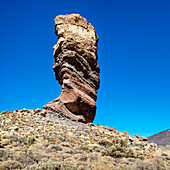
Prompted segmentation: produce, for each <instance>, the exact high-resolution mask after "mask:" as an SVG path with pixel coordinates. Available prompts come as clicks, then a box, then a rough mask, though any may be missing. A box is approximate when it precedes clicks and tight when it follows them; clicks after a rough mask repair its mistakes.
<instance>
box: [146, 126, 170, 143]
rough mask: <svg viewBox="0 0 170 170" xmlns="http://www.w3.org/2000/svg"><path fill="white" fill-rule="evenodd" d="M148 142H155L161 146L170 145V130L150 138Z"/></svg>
mask: <svg viewBox="0 0 170 170" xmlns="http://www.w3.org/2000/svg"><path fill="white" fill-rule="evenodd" d="M148 142H153V143H156V144H157V145H160V146H166V145H170V129H168V130H165V131H163V132H159V133H156V134H154V135H152V136H149V137H148Z"/></svg>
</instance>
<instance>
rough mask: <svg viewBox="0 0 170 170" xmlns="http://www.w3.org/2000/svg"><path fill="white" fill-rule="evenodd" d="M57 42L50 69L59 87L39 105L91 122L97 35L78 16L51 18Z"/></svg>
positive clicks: (93, 108) (94, 102)
mask: <svg viewBox="0 0 170 170" xmlns="http://www.w3.org/2000/svg"><path fill="white" fill-rule="evenodd" d="M54 21H55V33H56V35H57V36H58V42H57V44H56V45H54V47H53V48H54V58H55V62H54V66H53V70H54V73H55V77H56V79H57V80H58V81H59V83H60V84H61V85H62V92H61V94H60V96H59V97H58V98H57V99H55V100H53V101H52V102H49V103H47V104H46V105H44V106H43V108H44V109H50V110H53V111H54V112H57V113H59V114H63V115H65V116H66V117H69V118H71V119H73V120H76V121H80V122H85V123H89V122H93V120H94V117H95V114H96V99H97V95H96V93H97V90H98V88H99V82H100V78H99V72H100V69H99V65H98V64H97V60H98V57H97V43H98V36H97V34H96V31H95V29H94V28H93V26H92V25H91V24H90V23H88V22H87V20H86V19H85V18H83V17H81V16H80V15H79V14H70V15H59V16H57V17H56V18H55V19H54Z"/></svg>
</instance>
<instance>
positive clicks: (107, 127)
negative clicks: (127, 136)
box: [104, 126, 112, 131]
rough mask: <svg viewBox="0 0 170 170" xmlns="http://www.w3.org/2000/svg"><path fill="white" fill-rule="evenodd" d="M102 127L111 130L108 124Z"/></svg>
mask: <svg viewBox="0 0 170 170" xmlns="http://www.w3.org/2000/svg"><path fill="white" fill-rule="evenodd" d="M104 128H105V129H107V130H109V131H112V129H111V128H110V127H109V126H105V127H104Z"/></svg>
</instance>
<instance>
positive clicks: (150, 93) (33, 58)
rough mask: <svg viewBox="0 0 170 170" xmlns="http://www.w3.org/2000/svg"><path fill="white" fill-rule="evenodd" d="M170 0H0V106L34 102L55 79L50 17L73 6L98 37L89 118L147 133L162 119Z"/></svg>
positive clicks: (49, 93) (167, 96)
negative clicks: (94, 93) (94, 107)
mask: <svg viewBox="0 0 170 170" xmlns="http://www.w3.org/2000/svg"><path fill="white" fill-rule="evenodd" d="M169 9H170V1H168V0H164V1H157V0H153V1H152V0H147V1H145V0H138V1H136V0H134V1H132V0H128V1H127V0H119V1H118V0H110V1H109V0H105V1H100V0H98V1H93V0H91V1H89V0H86V1H74V0H72V1H70V0H65V1H57V0H48V1H47V0H46V1H44V0H41V1H40V0H29V1H27V0H24V1H23V0H15V1H14V0H6V1H2V0H0V21H1V25H0V73H1V74H0V75H1V76H0V96H1V97H0V112H1V111H3V110H13V109H14V110H15V109H22V108H28V109H36V108H42V107H43V105H45V104H46V103H47V102H49V101H52V100H53V99H55V98H57V97H58V96H59V95H60V92H61V86H60V85H59V84H58V82H57V81H56V80H55V76H54V73H53V70H52V66H53V62H54V59H53V48H52V47H53V45H54V44H56V42H57V37H56V36H55V34H54V21H53V20H54V18H55V16H57V15H59V14H70V13H79V14H80V15H81V16H83V17H85V18H86V19H87V20H88V21H89V22H90V23H92V25H93V26H94V27H95V29H96V32H97V34H98V36H99V44H98V57H99V61H98V62H99V65H100V68H101V73H100V78H101V83H100V89H99V90H98V99H97V113H96V118H95V121H94V123H95V124H97V123H99V124H100V125H107V126H110V127H111V128H112V127H115V128H116V129H117V130H118V131H121V132H124V131H127V132H129V133H130V134H131V135H134V134H139V135H140V136H150V135H152V134H154V133H157V132H160V131H163V130H166V129H168V128H169V125H170V123H169V122H170V121H169V120H170V10H169Z"/></svg>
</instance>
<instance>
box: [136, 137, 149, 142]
mask: <svg viewBox="0 0 170 170" xmlns="http://www.w3.org/2000/svg"><path fill="white" fill-rule="evenodd" d="M138 139H139V141H147V138H146V137H139V138H138Z"/></svg>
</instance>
